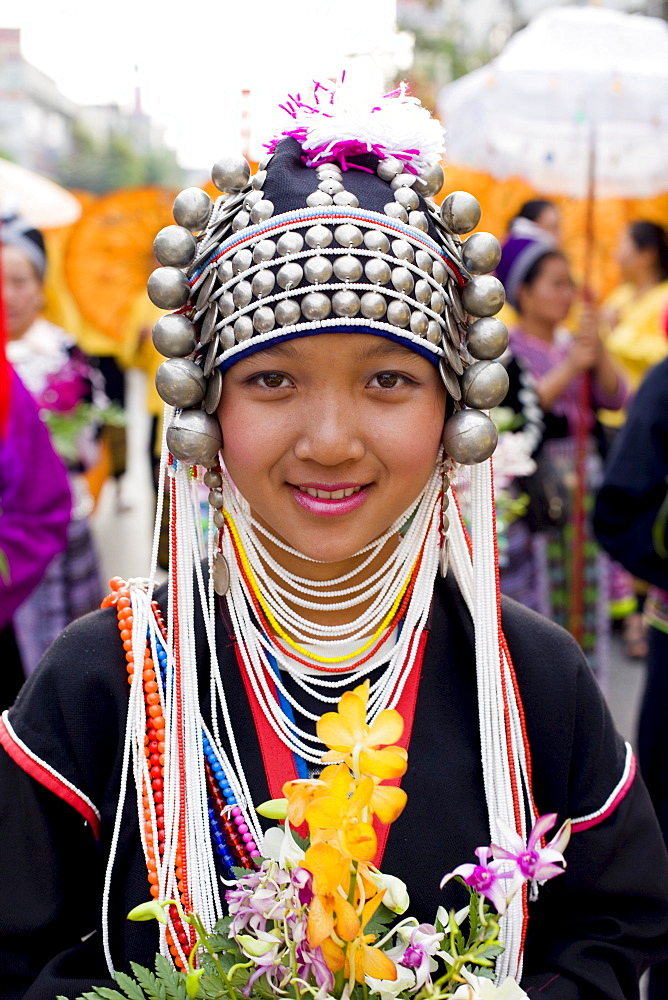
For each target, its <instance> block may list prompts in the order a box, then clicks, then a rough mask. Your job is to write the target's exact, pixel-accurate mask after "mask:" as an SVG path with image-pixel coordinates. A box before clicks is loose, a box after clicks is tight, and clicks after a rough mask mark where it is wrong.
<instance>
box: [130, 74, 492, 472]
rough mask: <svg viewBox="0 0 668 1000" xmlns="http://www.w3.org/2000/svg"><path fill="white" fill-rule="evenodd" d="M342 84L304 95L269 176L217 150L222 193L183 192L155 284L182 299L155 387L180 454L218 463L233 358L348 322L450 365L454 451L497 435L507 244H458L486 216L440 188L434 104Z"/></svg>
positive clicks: (460, 453)
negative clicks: (354, 102)
mask: <svg viewBox="0 0 668 1000" xmlns="http://www.w3.org/2000/svg"><path fill="white" fill-rule="evenodd" d="M323 90H326V93H327V94H328V95H329V97H330V100H329V102H328V103H327V104H326V111H324V110H323V109H321V108H319V107H318V106H317V105H318V92H319V91H323ZM337 94H338V91H337V90H332V91H330V90H328V89H326V88H324V87H323V86H322V85H320V84H316V87H315V96H314V101H313V102H312V103H311V104H304V103H303V102H301V101H300V100H298V99H293V100H292V103H291V104H289V105H288V108H287V109H286V110H288V113H289V114H291V115H292V117H293V118H295V127H293V128H292V129H291V130H289V131H288V132H285V133H283V135H282V136H281V137H278V138H277V139H275V140H274V141H273V142H272V143H271V144H270V146H269V147H268V148H269V149H270V150H271V152H270V154H269V156H268V157H267V158H265V160H264V161H263V162H262V163H261V164H260V167H259V169H258V171H257V173H256V174H255V175H254V176H252V177H251V172H250V166H249V164H248V163H247V162H246V160H245V159H244V158H243V157H241V156H228V157H226V158H225V159H223V160H220V161H219V162H218V163H216V164H215V165H214V167H213V170H212V179H213V182H214V184H215V185H216V187H217V188H218V189H219V190H220V191H222V192H223V194H222V195H221V197H219V198H218V199H217V200H216V202H215V204H214V203H213V202H212V199H211V198H210V197H209V195H208V194H207V193H206V192H205V191H203V190H201V189H199V188H187V189H186V190H185V191H182V192H181V194H179V195H178V196H177V198H176V200H175V202H174V218H175V220H176V223H177V225H175V226H168V227H166V228H165V229H163V230H161V231H160V233H158V235H157V237H156V240H155V243H154V249H155V253H156V256H157V258H158V260H159V261H160V263H161V264H162V265H163V266H162V267H160V268H158V269H157V270H156V271H154V272H153V274H152V275H151V276H150V278H149V282H148V293H149V296H150V298H151V300H152V301H153V302H154V304H155V305H157V306H159V307H161V308H164V309H173V310H175V311H174V312H173V313H171V314H170V315H168V316H165V317H163V318H162V319H160V320H158V322H157V323H156V325H155V327H154V329H153V342H154V344H155V346H156V348H157V349H158V351H160V352H161V353H162V354H163V355H165V356H166V357H167V358H168V359H169V360H167V361H165V362H164V363H163V364H162V365H161V366H160V368H159V369H158V372H157V376H156V386H157V389H158V392H159V394H160V396H161V397H162V399H163V400H164V401H165V402H167V403H168V404H169V405H171V406H174V407H176V409H177V413H176V415H175V416H174V417H173V418H172V421H171V424H170V426H169V428H168V431H167V443H168V446H169V449H170V451H171V452H172V454H173V455H175V457H176V458H178V459H180V460H182V461H186V462H190V463H191V464H200V465H205V466H208V465H211V463H212V462H214V461H215V458H216V455H217V453H218V450H219V448H220V447H221V443H222V440H221V436H220V428H219V427H218V424H217V421H216V419H215V417H214V416H213V414H214V413H215V411H216V409H217V406H218V403H219V400H220V394H221V390H222V378H223V372H224V371H225V370H226V369H227V368H229V366H230V365H231V364H233V363H234V362H235V361H238V360H239V359H240V358H242V357H245V356H247V355H248V354H249V353H252V352H253V351H257V350H261V349H262V348H263V347H266V346H268V345H269V344H271V343H274V342H276V341H278V340H285V339H294V338H297V337H302V336H311V335H314V334H317V333H327V332H342V331H344V332H351V333H352V332H355V331H357V332H364V333H372V334H376V335H378V336H385V337H389V338H390V339H392V340H395V341H398V342H399V343H403V344H405V345H406V346H407V347H409V348H410V349H412V350H414V351H416V352H417V353H419V354H421V355H423V356H424V357H426V358H427V359H428V360H430V361H431V362H432V363H434V364H438V367H439V370H440V373H441V377H442V379H443V382H444V384H445V386H446V389H447V391H448V394H449V396H450V397H451V399H452V400H453V402H454V410H455V412H454V414H453V415H452V416H451V417H450V418H449V419H448V420H447V421H446V425H445V429H444V432H443V444H444V447H445V449H446V452H447V453H448V454H449V455H450V456H451V457H452V458H453V459H454V460H455V461H457V462H460V463H463V464H474V463H477V462H481V461H484V460H485V459H486V458H488V457H489V456H490V455H491V453H492V452H493V450H494V448H495V446H496V440H497V435H496V430H495V428H494V425H493V423H492V422H491V420H490V419H489V418H488V417H487V416H486V415H485V414H484V413H482V412H480V411H481V410H486V409H489V408H490V407H492V406H495V405H497V404H498V403H500V402H501V401H502V400H503V398H504V397H505V395H506V392H507V387H508V378H507V375H506V371H505V369H504V367H503V366H502V365H500V364H498V363H497V362H496V361H495V360H494V359H496V358H498V357H499V356H500V355H501V354H502V353H503V351H504V350H505V348H506V345H507V331H506V328H505V327H504V325H503V324H502V323H501V322H500V321H499V320H497V319H494V318H493V317H494V314H495V313H496V312H498V310H499V309H500V308H501V306H502V304H503V301H504V292H503V286H502V285H501V282H499V280H498V279H497V278H496V277H494V276H492V275H491V274H489V273H488V272H490V271H492V270H494V268H495V267H496V265H497V264H498V262H499V259H500V252H501V251H500V247H499V243H498V241H497V240H496V238H495V237H494V236H492V235H491V234H489V233H475V234H473V235H472V236H470V237H469V238H468V239H467V240H466V241H465V242H464V243H462V241H461V240H460V238H459V237H460V235H461V234H464V233H468V232H470V231H471V230H472V229H474V228H475V226H476V225H477V224H478V221H479V219H480V206H479V204H478V202H477V201H476V199H475V198H473V196H472V195H469V194H467V193H466V192H463V191H455V192H452V193H450V194H448V195H447V197H446V198H445V199H444V201H443V203H442V205H441V206H440V207H439V206H437V205H436V204H435V203H434V202H433V201H431V200H430V197H431V196H433V195H436V194H438V192H439V191H440V189H441V187H442V185H443V180H444V174H443V170H442V168H441V166H440V164H439V163H438V158H439V156H440V155H441V153H442V139H439V141H438V142H435V141H434V136H435V134H436V133H438V135H439V136H442V130H441V129H440V126H439V124H438V123H437V122H435V121H434V119H432V118H431V117H430V116H429V114H428V112H426V111H425V109H424V108H421V107H419V105H416V102H415V101H414V100H413V99H412V98H408V97H407V96H406V94H405V91H404V90H403V89H402V90H400V91H397V92H394V93H393V94H391V95H387V96H386V97H385V98H383V99H382V101H381V104H380V106H378V107H376V108H373V109H372V110H371V112H370V113H369V114H368V115H367V116H366V117H365V118H364V117H360V116H359V115H358V116H357V117H355V116H351V115H350V113H349V110H348V111H346V109H345V108H344V109H343V111H342V112H339V113H338V114H337V103H336V98H337ZM407 115H408V118H407V117H406V116H407ZM425 115H426V121H425V117H424V116H425ZM417 119H419V121H417ZM407 121H408V122H409V125H410V126H416V128H417V131H416V132H414V133H412V141H411V140H409V138H408V134H407V132H406V129H405V126H406V122H407ZM398 123H399V125H398ZM399 126H400V127H399ZM384 130H385V133H388V134H389V136H390V139H389V141H388V135H387V134H385V133H384ZM409 131H410V130H409ZM398 136H400V137H398ZM379 137H380V138H384V140H385V141H380V138H379Z"/></svg>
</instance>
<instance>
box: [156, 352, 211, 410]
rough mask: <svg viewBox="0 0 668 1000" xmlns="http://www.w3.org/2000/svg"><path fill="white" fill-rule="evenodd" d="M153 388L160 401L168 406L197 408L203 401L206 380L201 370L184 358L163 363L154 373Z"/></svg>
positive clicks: (171, 359)
mask: <svg viewBox="0 0 668 1000" xmlns="http://www.w3.org/2000/svg"><path fill="white" fill-rule="evenodd" d="M155 387H156V389H157V390H158V395H159V396H160V399H163V400H164V401H165V403H169V405H170V406H177V407H185V408H188V407H190V406H197V405H198V403H201V402H202V400H203V399H204V393H205V392H206V379H205V378H204V375H203V374H202V369H201V368H200V367H199V366H198V365H196V364H195V362H194V361H188V360H186V358H170V359H169V361H163V363H162V364H161V365H160V367H159V368H158V370H157V371H156V373H155Z"/></svg>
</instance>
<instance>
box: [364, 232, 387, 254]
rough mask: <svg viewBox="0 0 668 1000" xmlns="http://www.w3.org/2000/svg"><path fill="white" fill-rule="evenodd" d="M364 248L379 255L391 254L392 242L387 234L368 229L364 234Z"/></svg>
mask: <svg viewBox="0 0 668 1000" xmlns="http://www.w3.org/2000/svg"><path fill="white" fill-rule="evenodd" d="M364 246H365V247H366V248H367V249H368V250H375V251H376V252H377V253H389V252H390V241H389V240H388V238H387V236H386V235H385V233H381V232H380V231H379V230H378V229H367V231H366V232H365V234H364Z"/></svg>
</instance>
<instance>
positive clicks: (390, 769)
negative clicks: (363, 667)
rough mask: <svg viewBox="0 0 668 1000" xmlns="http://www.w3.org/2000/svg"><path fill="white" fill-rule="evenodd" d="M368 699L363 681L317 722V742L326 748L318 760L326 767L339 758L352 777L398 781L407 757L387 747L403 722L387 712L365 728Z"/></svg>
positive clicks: (391, 747)
mask: <svg viewBox="0 0 668 1000" xmlns="http://www.w3.org/2000/svg"><path fill="white" fill-rule="evenodd" d="M368 698H369V681H368V680H367V681H365V682H364V684H360V686H359V687H356V688H355V689H354V691H346V692H345V694H344V695H343V696H342V698H341V699H340V701H339V704H338V711H336V712H325V714H324V715H323V716H322V717H321V719H320V720H319V721H318V723H317V725H316V732H317V734H318V738H319V739H321V740H322V742H323V743H324V744H325V746H327V747H329V752H328V753H325V754H324V755H323V758H322V760H323V762H324V763H330V762H332V761H340V760H341V759H342V758H343V759H344V760H345V761H346V763H347V764H348V765H349V767H350V768H351V769H352V771H353V772H354V773H355V774H356V775H357V774H363V775H368V776H373V777H377V778H380V779H381V780H382V779H385V778H398V777H401V775H402V774H404V773H405V771H406V760H407V754H406V751H405V750H404V749H403V748H402V747H398V746H393V745H391V744H394V743H395V742H396V740H398V739H399V738H400V737H401V734H402V732H403V729H404V720H403V719H402V718H401V715H400V714H399V712H397V711H395V710H394V709H391V708H388V709H385V711H383V712H381V713H380V714H379V715H378V717H377V718H376V720H375V722H374V723H373V725H371V726H369V725H368V724H367V721H366V706H367V701H368ZM381 747H382V748H383V749H380V748H381Z"/></svg>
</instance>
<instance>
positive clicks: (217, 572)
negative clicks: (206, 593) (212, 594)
mask: <svg viewBox="0 0 668 1000" xmlns="http://www.w3.org/2000/svg"><path fill="white" fill-rule="evenodd" d="M211 576H212V578H213V589H214V590H215V591H216V593H217V594H218V596H219V597H224V596H225V594H226V593H227V592H228V590H229V589H230V568H229V566H228V565H227V559H226V558H225V556H224V555H223V553H222V552H216V554H215V555H214V557H213V566H212V567H211Z"/></svg>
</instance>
